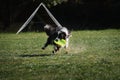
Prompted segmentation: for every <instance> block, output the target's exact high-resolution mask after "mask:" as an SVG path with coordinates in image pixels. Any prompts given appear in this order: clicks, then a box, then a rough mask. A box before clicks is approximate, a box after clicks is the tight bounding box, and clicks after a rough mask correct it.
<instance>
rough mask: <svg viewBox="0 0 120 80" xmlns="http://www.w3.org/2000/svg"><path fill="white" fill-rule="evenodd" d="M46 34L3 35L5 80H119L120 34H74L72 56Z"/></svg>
mask: <svg viewBox="0 0 120 80" xmlns="http://www.w3.org/2000/svg"><path fill="white" fill-rule="evenodd" d="M46 38H47V36H46V34H45V33H34V32H31V33H21V34H19V35H16V34H12V33H11V34H7V33H6V34H4V33H3V34H0V79H1V80H119V79H120V54H119V53H120V30H100V31H73V32H72V37H71V40H70V48H69V52H68V54H65V50H64V49H62V50H61V51H60V52H58V53H57V54H56V55H51V54H52V53H51V50H52V48H53V47H52V46H49V47H48V48H47V49H46V50H45V51H43V50H41V47H42V45H43V44H44V42H45V40H46Z"/></svg>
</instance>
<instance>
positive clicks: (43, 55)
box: [19, 54, 53, 57]
mask: <svg viewBox="0 0 120 80" xmlns="http://www.w3.org/2000/svg"><path fill="white" fill-rule="evenodd" d="M52 55H53V54H22V55H19V56H20V57H46V56H52Z"/></svg>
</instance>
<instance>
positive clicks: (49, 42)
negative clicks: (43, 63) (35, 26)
mask: <svg viewBox="0 0 120 80" xmlns="http://www.w3.org/2000/svg"><path fill="white" fill-rule="evenodd" d="M49 44H51V40H50V38H48V39H47V41H46V43H45V44H44V46H43V47H42V49H43V50H44V49H45V48H46V47H47V46H48V45H49Z"/></svg>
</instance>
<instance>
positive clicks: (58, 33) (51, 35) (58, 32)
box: [42, 24, 70, 53]
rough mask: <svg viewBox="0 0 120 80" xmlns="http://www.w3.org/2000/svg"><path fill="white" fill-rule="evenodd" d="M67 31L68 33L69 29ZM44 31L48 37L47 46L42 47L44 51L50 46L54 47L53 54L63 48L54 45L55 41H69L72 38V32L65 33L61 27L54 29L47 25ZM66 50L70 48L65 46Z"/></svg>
mask: <svg viewBox="0 0 120 80" xmlns="http://www.w3.org/2000/svg"><path fill="white" fill-rule="evenodd" d="M65 29H66V31H68V29H67V28H65ZM44 30H45V32H46V34H47V35H48V38H47V41H46V43H45V45H44V46H43V47H42V49H43V50H44V49H45V48H46V47H47V46H48V45H50V44H51V45H54V50H53V51H52V52H53V53H55V52H57V51H59V49H60V48H61V46H59V45H57V44H55V43H54V40H57V39H64V40H66V39H68V38H69V36H70V31H68V32H69V33H66V32H64V31H62V28H59V27H53V26H51V25H48V24H47V25H45V26H44ZM65 47H66V48H67V47H68V46H65Z"/></svg>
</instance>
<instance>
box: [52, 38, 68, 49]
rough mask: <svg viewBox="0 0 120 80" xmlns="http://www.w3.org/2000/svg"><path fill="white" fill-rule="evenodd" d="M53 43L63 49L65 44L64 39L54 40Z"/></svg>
mask: <svg viewBox="0 0 120 80" xmlns="http://www.w3.org/2000/svg"><path fill="white" fill-rule="evenodd" d="M54 43H55V44H57V45H59V46H62V47H63V46H65V44H66V40H64V39H59V40H54Z"/></svg>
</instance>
